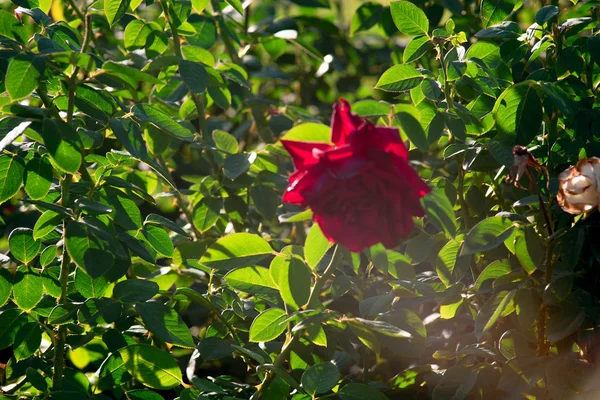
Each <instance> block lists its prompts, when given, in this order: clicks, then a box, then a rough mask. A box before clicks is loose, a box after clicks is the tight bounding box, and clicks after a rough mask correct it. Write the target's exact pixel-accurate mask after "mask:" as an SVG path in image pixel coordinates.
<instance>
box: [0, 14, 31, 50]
mask: <svg viewBox="0 0 600 400" xmlns="http://www.w3.org/2000/svg"><path fill="white" fill-rule="evenodd" d="M0 37H5V38H8V39H11V40H14V41H15V42H19V43H21V44H25V43H27V39H28V38H29V36H28V35H27V31H26V30H25V27H24V26H23V25H22V24H21V23H20V22H19V20H18V19H17V18H15V16H14V15H13V14H11V13H8V12H6V11H4V10H0Z"/></svg>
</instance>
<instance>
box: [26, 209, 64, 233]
mask: <svg viewBox="0 0 600 400" xmlns="http://www.w3.org/2000/svg"><path fill="white" fill-rule="evenodd" d="M64 218H65V217H64V215H61V214H58V213H56V212H54V211H52V210H47V211H44V212H43V213H42V215H41V216H40V217H39V218H38V220H37V221H36V222H35V226H34V227H33V239H34V240H38V239H42V238H43V237H44V236H46V235H48V234H49V233H50V232H52V231H54V229H56V228H57V227H58V226H59V225H60V224H61V222H62V220H63V219H64Z"/></svg>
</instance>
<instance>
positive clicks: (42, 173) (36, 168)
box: [25, 157, 52, 200]
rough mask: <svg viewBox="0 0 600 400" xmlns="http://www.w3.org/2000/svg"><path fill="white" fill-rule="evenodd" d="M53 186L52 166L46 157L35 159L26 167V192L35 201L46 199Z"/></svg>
mask: <svg viewBox="0 0 600 400" xmlns="http://www.w3.org/2000/svg"><path fill="white" fill-rule="evenodd" d="M50 186H52V165H51V164H50V161H48V159H47V158H46V157H43V158H42V157H33V158H32V159H31V160H29V161H28V162H27V166H26V167H25V192H26V193H27V194H28V195H29V197H31V198H32V199H34V200H39V199H42V198H44V197H45V196H46V195H47V194H48V192H49V191H50Z"/></svg>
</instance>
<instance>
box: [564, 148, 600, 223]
mask: <svg viewBox="0 0 600 400" xmlns="http://www.w3.org/2000/svg"><path fill="white" fill-rule="evenodd" d="M558 179H559V181H560V183H559V192H558V195H557V196H556V197H557V200H558V204H560V206H561V207H562V209H563V210H564V211H566V212H568V213H570V214H581V213H585V212H589V211H592V210H593V209H594V208H598V206H599V205H600V193H599V189H600V158H598V157H591V158H583V159H581V160H580V161H579V162H578V163H577V165H575V166H571V167H569V168H567V169H566V170H564V171H563V172H561V173H560V175H558Z"/></svg>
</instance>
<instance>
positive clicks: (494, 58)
mask: <svg viewBox="0 0 600 400" xmlns="http://www.w3.org/2000/svg"><path fill="white" fill-rule="evenodd" d="M465 58H466V59H472V58H478V59H480V60H481V61H483V62H484V64H485V65H486V66H487V67H488V68H498V67H499V66H500V64H501V63H502V56H501V54H500V46H498V45H497V44H495V43H491V42H484V41H480V42H477V43H474V44H473V45H472V46H471V47H469V50H467V53H466V54H465Z"/></svg>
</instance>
